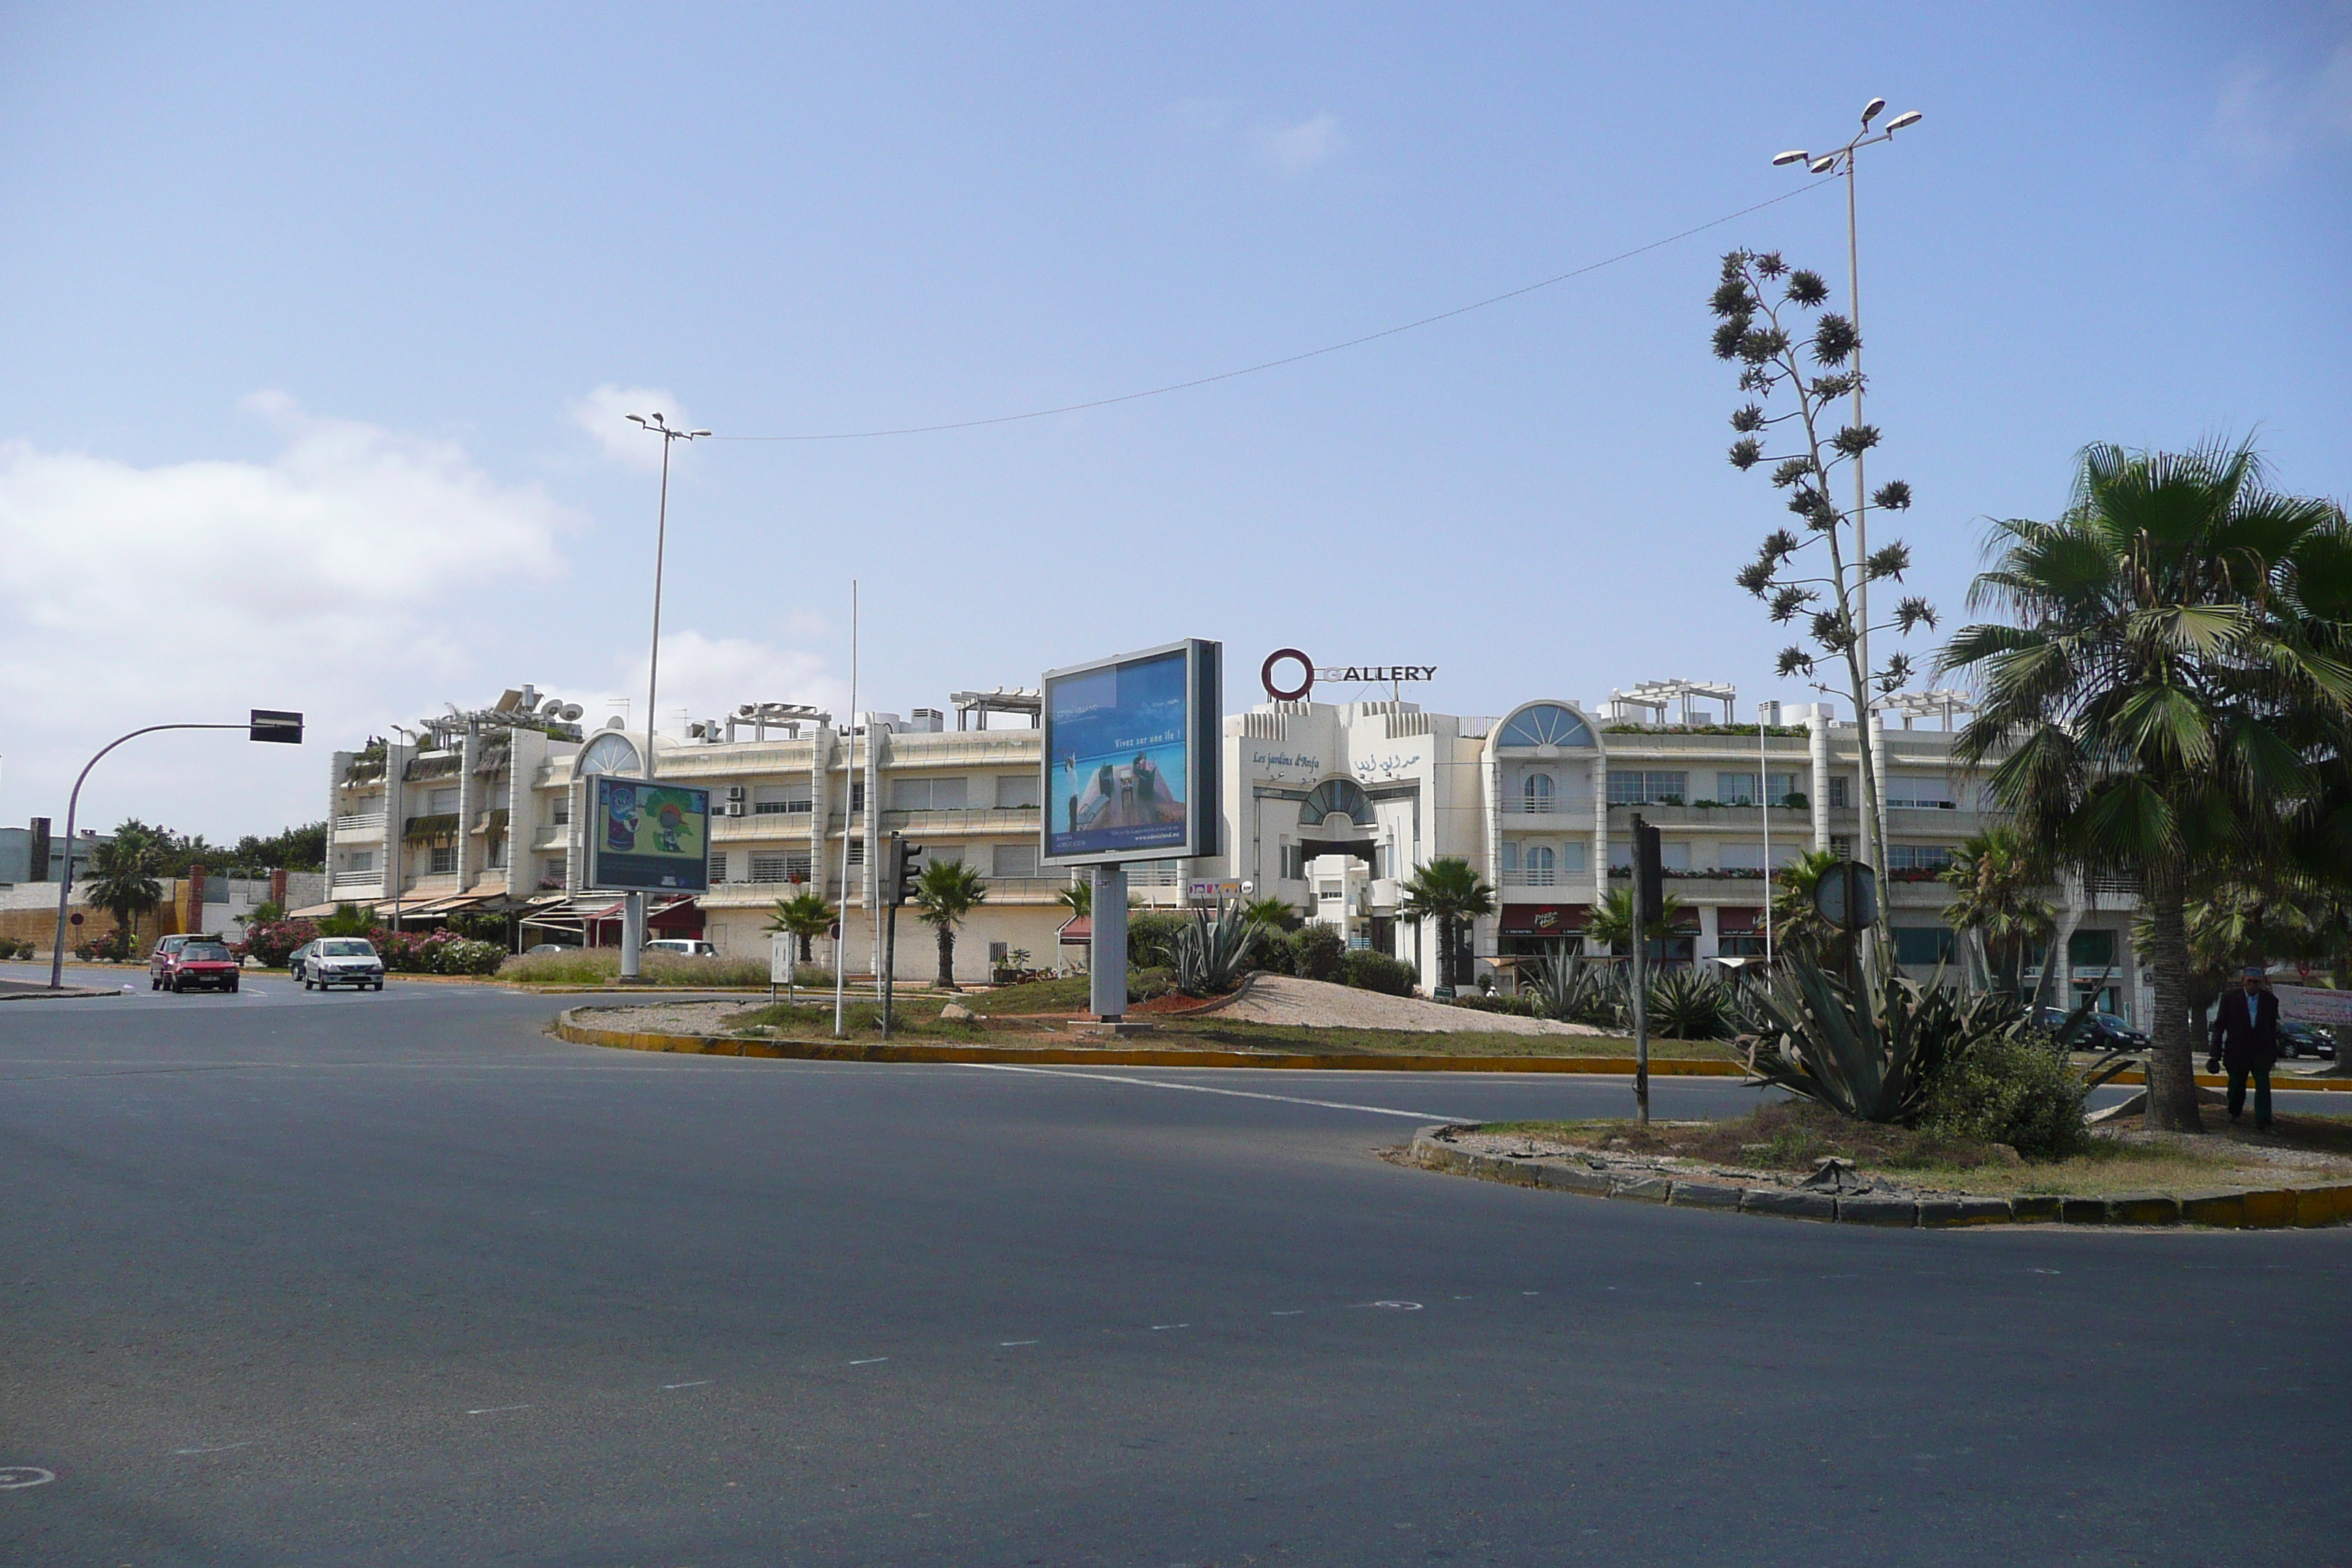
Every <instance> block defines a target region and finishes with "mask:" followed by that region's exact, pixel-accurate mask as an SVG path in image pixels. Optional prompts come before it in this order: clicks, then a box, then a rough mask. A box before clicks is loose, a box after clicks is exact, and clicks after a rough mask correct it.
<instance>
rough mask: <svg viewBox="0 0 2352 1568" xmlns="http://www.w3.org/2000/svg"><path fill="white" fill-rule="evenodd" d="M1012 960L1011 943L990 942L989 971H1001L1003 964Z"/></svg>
mask: <svg viewBox="0 0 2352 1568" xmlns="http://www.w3.org/2000/svg"><path fill="white" fill-rule="evenodd" d="M1012 958H1013V944H1012V943H1011V942H990V943H989V944H988V967H989V968H991V969H1002V968H1003V967H1004V966H1005V964H1006V963H1010V962H1011V961H1012Z"/></svg>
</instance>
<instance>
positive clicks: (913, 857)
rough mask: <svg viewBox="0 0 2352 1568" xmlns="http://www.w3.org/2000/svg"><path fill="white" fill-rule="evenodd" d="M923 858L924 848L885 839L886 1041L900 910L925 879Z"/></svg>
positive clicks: (897, 837) (889, 837)
mask: <svg viewBox="0 0 2352 1568" xmlns="http://www.w3.org/2000/svg"><path fill="white" fill-rule="evenodd" d="M922 854H923V847H922V846H921V845H919V844H909V843H908V842H907V840H906V839H905V837H902V836H901V835H899V834H896V833H890V834H885V835H884V836H883V839H882V878H881V887H882V891H883V894H884V898H885V903H884V907H883V913H882V1037H883V1038H884V1039H886V1040H887V1039H888V1038H889V1037H890V1020H891V1017H892V1012H891V1005H892V1001H893V992H894V989H895V987H896V986H897V984H898V906H899V905H900V904H903V903H905V902H906V901H907V900H908V899H911V898H913V897H914V896H915V884H916V883H917V882H918V881H919V880H920V879H921V878H922V871H923V868H922V867H921V866H919V865H918V864H917V862H918V861H919V860H920V859H921V858H922Z"/></svg>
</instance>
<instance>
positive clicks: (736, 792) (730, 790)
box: [727, 784, 743, 801]
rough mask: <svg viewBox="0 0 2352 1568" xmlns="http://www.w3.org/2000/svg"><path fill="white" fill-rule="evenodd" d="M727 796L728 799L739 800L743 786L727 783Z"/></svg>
mask: <svg viewBox="0 0 2352 1568" xmlns="http://www.w3.org/2000/svg"><path fill="white" fill-rule="evenodd" d="M727 798H728V799H729V800H730V801H733V800H741V799H742V798H743V786H742V785H741V784H729V785H728V786H727Z"/></svg>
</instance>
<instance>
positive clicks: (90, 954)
mask: <svg viewBox="0 0 2352 1568" xmlns="http://www.w3.org/2000/svg"><path fill="white" fill-rule="evenodd" d="M73 952H74V956H75V957H76V958H79V959H80V960H81V961H82V962H83V963H129V962H130V961H131V957H132V956H133V955H132V953H131V933H130V932H129V931H122V930H120V929H118V930H115V931H108V932H107V933H106V934H105V935H104V936H97V937H92V938H91V939H90V940H89V941H88V942H82V943H79V945H77V946H76V947H75V948H74V950H73Z"/></svg>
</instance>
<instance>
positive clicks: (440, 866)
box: [426, 844, 457, 877]
mask: <svg viewBox="0 0 2352 1568" xmlns="http://www.w3.org/2000/svg"><path fill="white" fill-rule="evenodd" d="M432 866H433V868H432V870H431V871H429V872H427V873H426V874H427V875H428V876H434V877H448V876H454V875H456V874H457V846H456V845H455V844H436V845H435V846H434V847H433V861H432Z"/></svg>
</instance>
